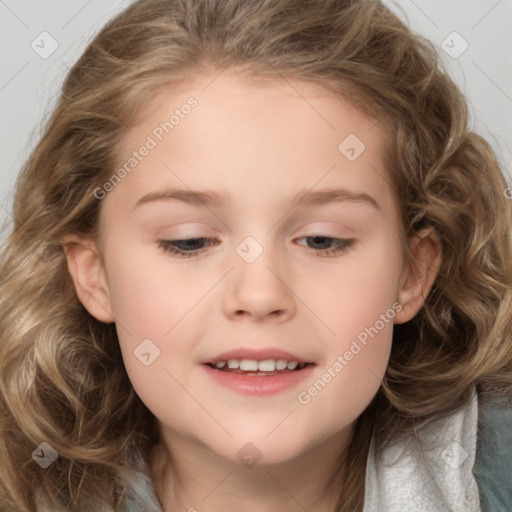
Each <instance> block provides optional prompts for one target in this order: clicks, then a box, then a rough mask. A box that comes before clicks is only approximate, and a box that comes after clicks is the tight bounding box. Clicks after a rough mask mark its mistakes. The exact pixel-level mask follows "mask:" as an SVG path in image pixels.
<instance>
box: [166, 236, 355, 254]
mask: <svg viewBox="0 0 512 512" xmlns="http://www.w3.org/2000/svg"><path fill="white" fill-rule="evenodd" d="M302 238H309V239H312V238H323V239H326V240H335V241H337V242H338V247H337V248H331V249H323V250H320V251H317V252H318V254H317V255H318V256H320V255H324V256H327V257H329V256H330V255H335V254H339V253H341V254H346V253H347V252H349V250H350V249H351V248H352V246H353V245H354V243H355V240H354V239H353V238H335V237H330V236H322V235H312V236H303V237H301V238H299V240H300V239H302ZM196 240H204V241H206V242H207V243H208V245H216V244H214V243H212V242H215V240H214V239H213V238H209V237H198V238H186V239H184V240H158V246H159V247H160V248H161V249H163V251H164V252H167V253H171V254H174V255H176V256H177V257H179V258H192V257H194V256H198V255H200V253H199V251H200V250H201V249H202V248H200V249H195V250H193V251H184V250H183V249H179V248H177V247H176V246H175V245H173V244H178V243H184V242H190V241H196Z"/></svg>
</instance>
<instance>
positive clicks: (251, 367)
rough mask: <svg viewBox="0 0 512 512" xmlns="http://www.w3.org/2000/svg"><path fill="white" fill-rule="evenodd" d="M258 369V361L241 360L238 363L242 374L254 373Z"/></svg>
mask: <svg viewBox="0 0 512 512" xmlns="http://www.w3.org/2000/svg"><path fill="white" fill-rule="evenodd" d="M257 369H258V361H255V360H254V359H242V360H241V361H240V370H243V371H244V372H255V371H256V370H257Z"/></svg>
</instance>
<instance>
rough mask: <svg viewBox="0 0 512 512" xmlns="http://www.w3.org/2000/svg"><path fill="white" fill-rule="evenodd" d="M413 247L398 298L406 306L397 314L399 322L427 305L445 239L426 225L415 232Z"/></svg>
mask: <svg viewBox="0 0 512 512" xmlns="http://www.w3.org/2000/svg"><path fill="white" fill-rule="evenodd" d="M409 247H410V253H411V255H412V262H411V264H410V265H409V266H408V268H406V269H404V273H403V275H402V282H401V287H400V289H399V293H398V302H399V303H400V304H401V305H402V309H401V310H400V311H399V312H398V313H397V314H396V316H395V323H396V324H402V323H405V322H408V321H409V320H411V319H412V318H414V317H415V316H416V314H417V313H418V311H419V310H420V309H421V308H422V306H423V305H424V303H425V300H426V298H427V296H428V294H429V292H430V290H431V288H432V285H433V284H434V281H435V278H436V277H437V274H438V272H439V267H440V266H441V259H442V250H441V242H440V240H439V236H438V235H437V233H436V232H435V231H434V229H433V228H425V229H423V230H422V231H420V232H419V233H417V234H416V235H415V236H413V237H412V239H411V240H410V243H409Z"/></svg>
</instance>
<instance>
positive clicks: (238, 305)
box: [223, 248, 296, 322]
mask: <svg viewBox="0 0 512 512" xmlns="http://www.w3.org/2000/svg"><path fill="white" fill-rule="evenodd" d="M236 258H238V259H235V268H234V269H233V271H232V272H230V273H229V276H228V279H227V282H226V287H227V288H226V291H225V295H224V300H223V311H224V314H225V315H226V316H227V317H229V318H230V319H232V320H241V319H243V318H244V317H249V318H252V319H253V320H257V321H260V322H261V321H265V320H266V319H269V320H270V319H273V320H274V321H278V322H284V321H286V320H289V319H290V318H292V317H293V316H294V315H295V310H296V299H295V295H294V293H293V291H292V290H293V282H291V281H292V280H293V277H292V276H291V272H290V269H289V268H288V269H286V268H285V267H286V262H285V261H283V260H282V258H281V259H280V258H279V256H278V255H277V254H276V253H275V252H272V250H271V249H270V248H265V249H264V250H263V253H262V254H261V255H260V256H259V257H258V258H257V259H256V261H253V262H252V263H247V262H246V261H244V260H243V259H242V258H239V257H238V255H236Z"/></svg>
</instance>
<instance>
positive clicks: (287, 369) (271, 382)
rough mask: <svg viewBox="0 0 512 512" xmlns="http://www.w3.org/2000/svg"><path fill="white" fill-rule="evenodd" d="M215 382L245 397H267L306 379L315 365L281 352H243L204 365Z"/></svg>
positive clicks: (216, 358) (210, 360)
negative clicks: (245, 395) (246, 395)
mask: <svg viewBox="0 0 512 512" xmlns="http://www.w3.org/2000/svg"><path fill="white" fill-rule="evenodd" d="M202 366H203V367H204V368H205V370H206V373H207V374H208V375H209V377H210V378H211V379H212V382H214V383H216V384H219V385H220V386H222V387H225V388H228V389H230V390H231V391H235V392H238V393H243V394H250V395H268V394H272V393H277V392H280V391H283V390H285V389H287V388H292V387H294V386H296V385H298V384H299V383H300V382H301V381H303V380H304V379H306V378H307V377H308V376H309V375H311V372H312V370H313V368H314V367H315V366H316V363H314V362H312V361H308V360H306V359H304V358H302V357H299V356H296V355H294V354H291V353H289V352H285V351H283V350H279V349H260V350H254V349H247V350H244V349H240V350H233V351H231V352H225V353H223V354H219V355H218V356H215V357H213V358H211V359H208V360H206V361H203V362H202Z"/></svg>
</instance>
